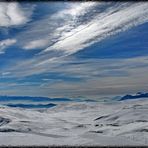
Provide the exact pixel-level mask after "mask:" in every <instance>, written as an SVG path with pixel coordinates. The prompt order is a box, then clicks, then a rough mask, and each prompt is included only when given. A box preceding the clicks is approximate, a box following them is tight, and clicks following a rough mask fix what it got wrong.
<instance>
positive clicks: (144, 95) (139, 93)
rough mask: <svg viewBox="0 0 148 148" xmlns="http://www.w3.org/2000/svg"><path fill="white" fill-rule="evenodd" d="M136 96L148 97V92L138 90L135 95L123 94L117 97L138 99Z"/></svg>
mask: <svg viewBox="0 0 148 148" xmlns="http://www.w3.org/2000/svg"><path fill="white" fill-rule="evenodd" d="M138 98H148V93H142V92H138V93H137V94H136V95H129V94H127V95H125V96H123V97H121V98H120V99H119V101H122V100H127V99H138Z"/></svg>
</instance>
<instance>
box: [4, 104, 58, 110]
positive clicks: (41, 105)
mask: <svg viewBox="0 0 148 148" xmlns="http://www.w3.org/2000/svg"><path fill="white" fill-rule="evenodd" d="M6 106H9V107H21V108H28V109H29V108H31V109H33V108H50V107H53V106H56V104H53V103H49V104H6Z"/></svg>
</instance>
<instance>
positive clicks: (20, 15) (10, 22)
mask: <svg viewBox="0 0 148 148" xmlns="http://www.w3.org/2000/svg"><path fill="white" fill-rule="evenodd" d="M30 15H31V11H25V10H24V8H22V7H21V5H20V4H19V3H17V2H10V3H7V2H1V3H0V26H2V27H10V26H15V25H22V24H25V23H27V22H28V21H29V17H30Z"/></svg>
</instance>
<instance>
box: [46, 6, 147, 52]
mask: <svg viewBox="0 0 148 148" xmlns="http://www.w3.org/2000/svg"><path fill="white" fill-rule="evenodd" d="M123 4H124V3H123ZM129 4H130V3H127V4H126V5H123V6H122V3H121V5H119V6H117V7H112V8H110V7H109V8H108V10H106V11H105V12H102V13H99V14H97V15H96V17H95V18H94V19H93V20H91V21H90V22H88V23H86V24H82V25H79V26H77V27H73V28H72V29H71V31H66V26H65V29H63V30H64V32H63V33H62V36H61V37H60V38H59V39H58V41H57V42H56V43H55V44H54V45H52V46H50V47H48V48H47V49H46V50H45V51H51V50H61V51H64V52H66V53H69V54H72V53H75V52H77V51H79V50H81V49H84V48H85V47H87V46H90V45H91V44H93V43H95V42H98V41H100V40H102V39H105V38H107V37H108V36H111V35H114V34H116V33H118V32H121V31H125V30H127V29H129V28H131V27H133V26H136V25H139V24H142V23H144V22H147V21H148V10H147V7H148V3H133V4H132V5H129ZM115 6H116V5H115ZM70 25H71V24H70Z"/></svg>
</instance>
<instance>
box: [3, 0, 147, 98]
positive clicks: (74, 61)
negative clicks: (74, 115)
mask: <svg viewBox="0 0 148 148" xmlns="http://www.w3.org/2000/svg"><path fill="white" fill-rule="evenodd" d="M147 8H148V2H115V1H110V2H103V1H102V2H64V1H61V2H30V3H29V2H0V95H25V96H48V97H70V98H75V97H84V98H97V97H98V96H101V95H104V96H107V95H120V94H127V93H136V92H138V91H147V90H148V75H147V73H148V39H147V36H148V9H147Z"/></svg>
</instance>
